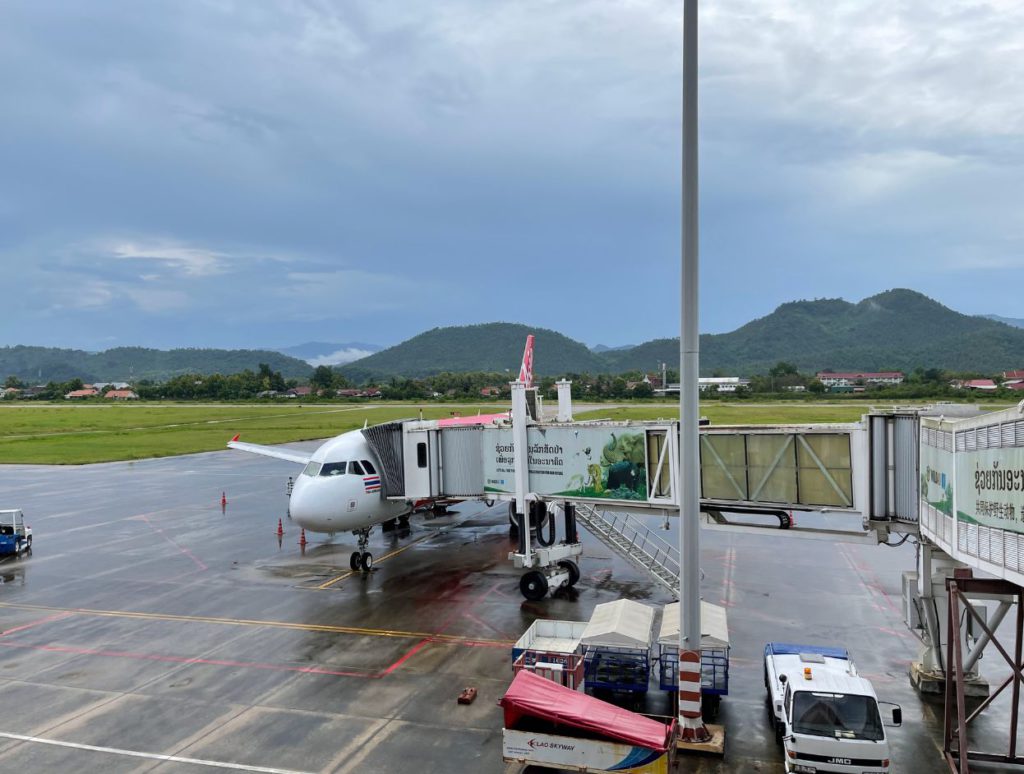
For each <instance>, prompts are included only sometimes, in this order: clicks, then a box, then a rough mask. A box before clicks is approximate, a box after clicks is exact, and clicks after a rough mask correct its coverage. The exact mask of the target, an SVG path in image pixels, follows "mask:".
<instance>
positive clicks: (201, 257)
mask: <svg viewBox="0 0 1024 774" xmlns="http://www.w3.org/2000/svg"><path fill="white" fill-rule="evenodd" d="M110 252H111V253H112V254H113V256H114V257H115V258H118V259H120V260H125V261H146V262H150V263H154V264H161V263H162V264H164V265H166V266H168V267H170V268H172V269H174V270H176V271H178V272H180V273H181V274H184V275H185V276H187V277H209V276H212V275H216V274H223V273H224V272H225V271H226V266H225V264H226V262H227V258H228V256H227V255H226V254H225V253H218V252H214V251H212V250H202V249H198V248H193V247H183V246H181V245H175V244H149V245H143V244H137V243H134V242H122V243H120V244H115V245H112V246H111V248H110Z"/></svg>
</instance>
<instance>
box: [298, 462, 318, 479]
mask: <svg viewBox="0 0 1024 774" xmlns="http://www.w3.org/2000/svg"><path fill="white" fill-rule="evenodd" d="M319 472H320V463H319V462H307V463H306V467H304V468H303V469H302V475H304V476H315V475H316V474H317V473H319Z"/></svg>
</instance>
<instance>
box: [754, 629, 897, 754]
mask: <svg viewBox="0 0 1024 774" xmlns="http://www.w3.org/2000/svg"><path fill="white" fill-rule="evenodd" d="M764 681H765V689H766V690H767V692H768V703H769V714H770V717H771V721H772V723H773V725H774V727H775V734H776V738H777V739H778V740H779V741H780V742H781V743H782V746H783V751H784V753H785V766H786V771H787V772H799V774H818V772H836V773H837V774H888V772H889V770H890V755H889V741H888V738H887V736H886V732H885V725H886V724H885V723H883V722H882V715H881V712H880V710H879V702H878V698H877V697H876V696H875V689H874V688H873V687H872V685H871V683H870V681H868V680H866V679H865V678H863V677H861V676H860V675H858V674H857V668H856V666H854V663H853V660H852V659H851V658H850V654H849V652H848V651H847V650H846V649H845V648H838V647H822V646H817V645H797V644H791V643H781V642H770V643H768V645H766V646H765V650H764ZM890 706H891V707H892V723H891V725H894V726H898V725H900V724H901V723H902V720H903V718H902V710H901V708H900V707H899V706H898V705H895V704H893V705H890Z"/></svg>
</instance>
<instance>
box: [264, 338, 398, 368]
mask: <svg viewBox="0 0 1024 774" xmlns="http://www.w3.org/2000/svg"><path fill="white" fill-rule="evenodd" d="M382 349H384V347H382V346H381V345H380V344H367V343H365V342H362V341H350V342H347V343H345V344H338V343H334V344H330V343H327V342H323V341H308V342H306V343H305V344H296V345H295V346H294V347H282V348H281V349H279V350H277V351H278V352H281V353H282V354H285V355H290V356H291V357H297V358H299V359H300V360H305V361H306V362H307V363H309V364H310V365H312V366H321V365H326V366H337V365H344V364H345V363H351V362H352V361H353V360H359V359H360V358H363V357H367V356H369V355H372V354H373V353H374V352H380V351H381V350H382Z"/></svg>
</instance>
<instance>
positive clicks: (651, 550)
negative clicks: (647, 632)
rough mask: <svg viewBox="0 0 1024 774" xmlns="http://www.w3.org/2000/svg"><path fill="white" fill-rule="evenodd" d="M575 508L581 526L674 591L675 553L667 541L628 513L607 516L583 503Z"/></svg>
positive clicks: (677, 566) (677, 574)
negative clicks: (581, 516) (581, 523)
mask: <svg viewBox="0 0 1024 774" xmlns="http://www.w3.org/2000/svg"><path fill="white" fill-rule="evenodd" d="M576 511H577V514H580V513H582V515H583V517H584V518H583V519H581V521H582V522H583V524H584V526H586V527H589V528H590V529H591V531H593V532H595V533H597V534H596V536H597V537H598V538H602V542H605V544H606V545H608V546H609V547H610V548H612V549H614V550H616V551H618V552H620V553H621V554H622V555H623V556H624V557H626V558H627V559H629V560H630V561H632V562H633V563H635V564H637V565H639V566H640V567H642V568H644V569H646V570H647V571H649V572H651V573H652V574H653V575H654V576H655V577H656V578H657V579H658V580H659V581H660V582H661V583H662V584H663V585H665V587H666V588H668V589H669V590H670V591H673V592H674V591H675V590H676V588H677V585H678V578H679V558H678V556H679V555H678V551H677V550H676V549H675V547H674V546H673V545H672V544H671V543H669V542H668V541H666V540H665V539H664V538H662V537H660V536H659V535H657V534H656V533H655V532H654V531H653V530H651V528H650V527H648V526H647V525H646V524H643V523H642V522H641V521H639V519H637V518H636V517H634V516H631V515H630V514H627V513H621V512H613V513H612V514H611V515H609V514H608V513H606V512H603V511H599V510H597V508H595V507H594V506H592V505H590V504H585V503H579V504H577V506H576ZM605 539H606V540H605Z"/></svg>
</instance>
